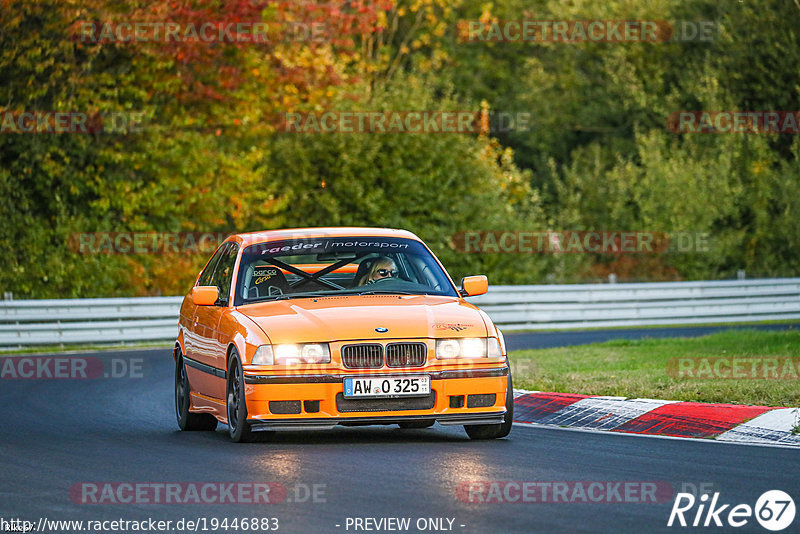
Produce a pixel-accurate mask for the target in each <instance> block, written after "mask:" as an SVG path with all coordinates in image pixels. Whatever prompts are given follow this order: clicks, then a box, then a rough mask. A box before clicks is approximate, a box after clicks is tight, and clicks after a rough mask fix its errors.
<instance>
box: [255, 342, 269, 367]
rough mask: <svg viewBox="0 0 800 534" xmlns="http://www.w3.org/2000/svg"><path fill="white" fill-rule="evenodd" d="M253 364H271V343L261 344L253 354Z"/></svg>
mask: <svg viewBox="0 0 800 534" xmlns="http://www.w3.org/2000/svg"><path fill="white" fill-rule="evenodd" d="M252 363H253V365H272V363H273V357H272V345H261V346H260V347H258V348H257V349H256V353H255V354H254V355H253V362H252Z"/></svg>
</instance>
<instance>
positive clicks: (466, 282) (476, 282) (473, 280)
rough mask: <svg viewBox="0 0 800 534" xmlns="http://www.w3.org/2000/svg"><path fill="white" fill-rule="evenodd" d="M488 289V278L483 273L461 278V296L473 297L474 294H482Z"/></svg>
mask: <svg viewBox="0 0 800 534" xmlns="http://www.w3.org/2000/svg"><path fill="white" fill-rule="evenodd" d="M487 291H489V279H488V278H486V276H485V275H482V274H479V275H477V276H466V277H464V278H462V279H461V290H460V291H459V293H461V296H462V297H474V296H476V295H483V294H484V293H486V292H487Z"/></svg>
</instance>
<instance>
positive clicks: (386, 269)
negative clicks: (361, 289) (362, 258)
mask: <svg viewBox="0 0 800 534" xmlns="http://www.w3.org/2000/svg"><path fill="white" fill-rule="evenodd" d="M397 274H398V273H397V265H395V263H394V260H393V259H392V258H389V257H386V256H381V257H379V258H377V259H376V260H375V261H374V262H373V263H372V267H371V268H370V269H369V271H368V272H367V274H365V275H364V277H363V278H362V279H361V281H360V283H359V285H362V286H365V285H367V284H371V283H372V282H377V281H378V280H383V279H384V278H396V277H397Z"/></svg>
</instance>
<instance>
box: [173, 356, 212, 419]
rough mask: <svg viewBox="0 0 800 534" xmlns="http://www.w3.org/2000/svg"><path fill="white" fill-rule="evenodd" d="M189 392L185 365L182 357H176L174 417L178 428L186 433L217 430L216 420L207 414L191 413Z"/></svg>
mask: <svg viewBox="0 0 800 534" xmlns="http://www.w3.org/2000/svg"><path fill="white" fill-rule="evenodd" d="M190 392H191V390H190V388H189V377H188V376H187V375H186V365H185V364H184V363H183V356H178V360H177V362H175V415H176V416H177V418H178V427H180V429H181V430H187V431H211V430H215V429H216V428H217V419H216V418H215V417H214V416H213V415H211V414H208V413H192V412H190V411H189V406H190V405H191V402H192V401H191V396H190V395H189V393H190Z"/></svg>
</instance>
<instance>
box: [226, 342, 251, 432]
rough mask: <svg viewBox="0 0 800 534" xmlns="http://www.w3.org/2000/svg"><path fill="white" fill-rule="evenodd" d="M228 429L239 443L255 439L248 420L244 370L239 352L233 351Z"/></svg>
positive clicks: (229, 363) (229, 385) (230, 359)
mask: <svg viewBox="0 0 800 534" xmlns="http://www.w3.org/2000/svg"><path fill="white" fill-rule="evenodd" d="M227 391H228V395H227V399H228V431H229V433H230V435H231V439H232V440H233V441H235V442H237V443H246V442H248V441H252V440H253V433H252V431H251V429H250V423H248V422H247V401H246V399H245V395H244V371H243V370H242V362H241V360H240V359H239V353H238V352H236V349H233V350H232V351H231V355H230V358H229V359H228V387H227Z"/></svg>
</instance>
